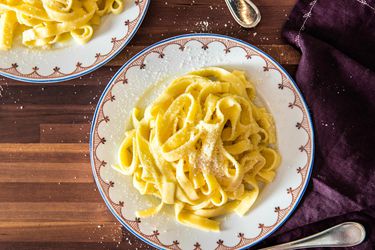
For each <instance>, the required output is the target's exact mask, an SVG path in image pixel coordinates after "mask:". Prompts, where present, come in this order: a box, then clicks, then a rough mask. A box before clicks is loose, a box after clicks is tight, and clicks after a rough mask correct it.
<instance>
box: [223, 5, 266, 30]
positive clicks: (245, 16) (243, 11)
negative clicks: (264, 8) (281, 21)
mask: <svg viewBox="0 0 375 250" xmlns="http://www.w3.org/2000/svg"><path fill="white" fill-rule="evenodd" d="M225 2H226V3H227V5H228V8H229V10H230V13H231V14H232V16H233V17H234V20H236V22H237V23H238V24H239V25H241V26H242V27H244V28H253V27H255V26H257V24H258V23H259V22H260V19H261V16H260V12H259V9H258V8H257V6H255V4H254V3H253V2H252V1H250V0H225Z"/></svg>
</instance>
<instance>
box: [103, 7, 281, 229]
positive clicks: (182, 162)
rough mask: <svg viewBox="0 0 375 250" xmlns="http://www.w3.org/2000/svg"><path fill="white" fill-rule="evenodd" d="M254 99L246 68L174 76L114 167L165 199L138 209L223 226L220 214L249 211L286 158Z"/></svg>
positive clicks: (138, 118)
mask: <svg viewBox="0 0 375 250" xmlns="http://www.w3.org/2000/svg"><path fill="white" fill-rule="evenodd" d="M103 9H104V8H103ZM254 99H255V88H254V86H253V85H252V84H251V83H250V82H249V81H248V80H247V79H246V77H245V74H244V73H243V72H240V71H233V72H229V71H227V70H225V69H222V68H217V67H209V68H204V69H201V70H198V71H195V72H192V73H189V74H188V75H185V76H182V77H180V78H178V79H176V80H174V81H173V82H172V83H171V84H170V85H169V87H168V88H167V89H166V90H164V92H163V93H162V94H161V96H159V97H158V98H157V99H156V100H155V101H154V102H153V103H152V104H151V105H149V106H148V107H147V108H146V110H145V112H144V114H142V113H141V111H140V110H139V109H135V110H134V112H133V114H132V121H133V127H134V128H133V129H132V130H129V131H128V132H126V134H125V139H124V141H123V143H122V144H121V146H120V149H119V153H118V159H119V160H118V163H119V164H118V165H115V166H113V167H114V168H115V169H116V170H118V171H119V172H120V173H122V174H124V175H130V176H132V177H133V184H134V187H135V188H136V189H137V190H138V191H139V192H140V193H141V194H148V195H153V196H155V197H157V198H159V199H160V204H159V205H157V206H156V207H151V208H148V209H146V210H142V211H138V212H137V215H138V216H141V217H147V216H152V215H154V214H156V213H158V212H159V211H160V210H161V209H162V207H163V205H165V204H171V205H173V206H174V208H175V216H176V220H177V221H178V222H180V223H182V224H185V225H188V226H191V227H195V228H198V229H202V230H208V231H219V230H220V223H219V222H218V221H217V220H215V218H216V217H218V216H222V215H225V214H228V213H230V212H233V211H234V212H236V213H237V214H239V215H241V216H242V215H244V214H246V212H247V211H249V210H250V208H251V207H252V206H253V204H254V203H255V202H256V200H257V198H258V195H259V193H260V185H259V183H260V182H262V183H264V184H266V183H269V182H271V181H272V180H273V179H274V178H275V175H276V173H275V170H276V168H277V167H278V165H279V164H280V155H279V153H278V152H277V150H276V131H275V126H274V122H273V119H272V116H271V115H270V114H269V113H268V112H267V110H266V109H265V108H262V107H259V106H257V105H255V104H254Z"/></svg>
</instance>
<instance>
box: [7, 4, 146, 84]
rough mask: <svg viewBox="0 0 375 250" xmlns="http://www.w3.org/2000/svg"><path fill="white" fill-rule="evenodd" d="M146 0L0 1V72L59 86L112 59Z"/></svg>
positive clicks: (128, 36)
mask: <svg viewBox="0 0 375 250" xmlns="http://www.w3.org/2000/svg"><path fill="white" fill-rule="evenodd" d="M149 3H150V0H142V1H135V0H84V1H75V0H20V1H18V0H17V1H16V0H7V1H2V0H0V57H1V58H2V60H1V61H0V74H1V75H4V76H6V77H10V78H13V79H16V80H20V81H27V82H59V81H65V80H69V79H72V78H75V77H79V76H82V75H84V74H87V73H89V72H91V71H93V70H95V69H97V68H98V67H100V66H102V65H103V64H105V63H106V62H108V61H109V60H110V59H112V58H113V57H114V56H115V55H117V54H118V53H119V52H120V51H121V50H122V49H123V48H124V47H125V46H126V44H127V43H128V42H129V41H130V39H131V38H132V37H133V35H134V34H135V32H136V31H137V29H138V28H139V26H140V24H141V22H142V20H143V18H144V16H145V14H146V11H147V8H148V5H149Z"/></svg>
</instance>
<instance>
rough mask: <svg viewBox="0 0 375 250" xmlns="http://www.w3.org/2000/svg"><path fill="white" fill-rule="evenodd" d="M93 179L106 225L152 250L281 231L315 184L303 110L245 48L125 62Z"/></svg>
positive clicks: (101, 113)
mask: <svg viewBox="0 0 375 250" xmlns="http://www.w3.org/2000/svg"><path fill="white" fill-rule="evenodd" d="M90 153H91V163H92V169H93V175H94V178H95V181H96V184H97V186H98V190H99V191H100V193H101V195H102V197H103V199H104V201H105V203H106V204H107V206H108V208H109V210H110V211H111V212H112V213H113V215H114V216H115V217H116V218H117V219H118V220H119V222H121V224H122V225H124V226H125V227H126V228H127V229H128V230H129V231H131V232H132V233H133V234H134V235H136V236H137V237H139V238H140V239H142V240H143V241H145V242H146V243H148V244H150V245H152V246H154V247H156V248H160V249H241V248H247V247H249V246H252V245H254V244H256V243H258V242H260V241H262V240H263V239H265V238H266V237H268V236H269V235H271V234H272V233H273V232H274V231H275V230H276V229H277V228H278V227H279V226H280V225H282V224H283V223H284V222H285V221H286V220H287V219H288V217H289V216H291V214H292V212H293V210H294V209H295V208H296V206H297V205H298V202H299V201H300V199H301V197H302V195H303V193H304V191H305V188H306V186H307V184H308V181H309V177H310V174H311V172H312V163H313V157H314V155H313V154H314V136H313V127H312V123H311V117H310V114H309V111H308V108H307V106H306V103H305V101H304V99H303V96H302V95H301V93H300V91H299V90H298V88H297V86H296V85H295V83H294V81H293V79H292V78H291V77H290V76H289V75H288V73H287V72H286V71H285V70H284V69H283V68H282V67H281V66H280V65H279V64H278V63H277V62H276V61H275V60H273V59H272V58H271V57H269V56H268V55H267V54H265V53H264V52H262V51H261V50H259V49H258V48H256V47H254V46H252V45H250V44H247V43H245V42H243V41H240V40H237V39H234V38H230V37H226V36H222V35H212V34H196V35H182V36H178V37H174V38H170V39H167V40H164V41H161V42H159V43H157V44H154V45H152V46H151V47H149V48H147V49H145V50H143V51H142V52H140V53H139V54H138V55H136V56H135V57H133V58H132V59H131V60H130V61H128V62H127V63H126V64H125V65H124V66H123V67H122V68H121V69H120V70H119V72H118V73H117V74H116V75H115V76H114V77H113V79H112V80H111V82H110V83H109V84H108V86H107V87H106V89H105V90H104V93H103V95H102V97H101V98H100V100H99V102H98V106H97V109H96V111H95V114H94V118H93V123H92V129H91V137H90Z"/></svg>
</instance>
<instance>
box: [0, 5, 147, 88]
mask: <svg viewBox="0 0 375 250" xmlns="http://www.w3.org/2000/svg"><path fill="white" fill-rule="evenodd" d="M144 1H146V6H145V9H144V12H143V13H142V16H141V18H140V19H139V22H138V24H137V26H136V27H135V28H134V30H133V31H132V32H131V34H130V36H129V37H128V39H127V40H126V41H125V42H124V43H123V44H122V45H121V46H120V47H119V48H118V49H117V51H116V52H115V53H114V54H113V55H111V56H109V57H108V58H106V59H105V60H104V61H103V62H101V63H98V64H97V65H95V66H94V67H92V68H89V69H87V70H84V71H82V72H80V73H78V74H73V75H69V76H65V77H61V78H54V79H31V78H24V77H18V76H14V75H12V74H8V73H5V72H2V71H0V76H4V77H7V78H9V79H12V80H16V81H20V82H27V83H36V84H43V83H58V82H65V81H69V80H72V79H76V78H79V77H82V76H84V75H87V74H90V73H92V72H93V71H95V70H97V69H99V68H101V67H103V66H104V65H105V64H107V63H108V62H109V61H111V60H112V59H113V58H115V57H116V56H117V55H118V54H119V53H120V52H121V51H122V50H123V49H124V48H125V47H126V46H127V45H128V44H129V43H130V41H131V40H132V39H133V37H134V36H135V34H136V33H137V31H138V29H139V28H140V27H141V25H142V23H143V20H144V18H145V16H146V14H147V11H148V8H149V6H150V3H151V0H144Z"/></svg>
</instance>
